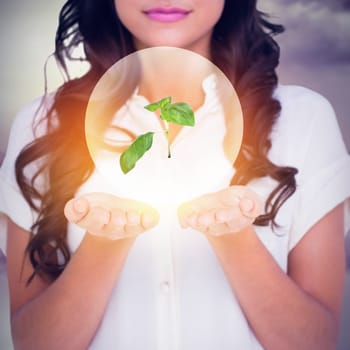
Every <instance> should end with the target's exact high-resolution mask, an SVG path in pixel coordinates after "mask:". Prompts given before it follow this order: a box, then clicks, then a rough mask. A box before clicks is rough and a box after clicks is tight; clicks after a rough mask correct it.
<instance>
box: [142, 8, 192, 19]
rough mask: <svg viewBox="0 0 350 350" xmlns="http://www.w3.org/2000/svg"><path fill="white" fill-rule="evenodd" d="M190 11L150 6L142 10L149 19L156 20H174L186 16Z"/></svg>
mask: <svg viewBox="0 0 350 350" xmlns="http://www.w3.org/2000/svg"><path fill="white" fill-rule="evenodd" d="M190 12H191V11H188V10H185V9H182V8H175V7H173V8H163V7H158V8H152V9H149V10H146V11H144V14H145V15H146V16H147V17H148V18H149V19H151V20H153V21H157V22H176V21H180V20H182V19H184V18H186V17H187V16H188V15H189V14H190Z"/></svg>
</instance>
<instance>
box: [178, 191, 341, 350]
mask: <svg viewBox="0 0 350 350" xmlns="http://www.w3.org/2000/svg"><path fill="white" fill-rule="evenodd" d="M215 195H216V194H214V196H215ZM246 195H247V193H246ZM216 196H217V195H216ZM248 197H249V195H248ZM250 198H253V197H250ZM213 205H214V206H213V208H214V207H215V206H217V202H216V203H215V200H214V199H213ZM193 207H194V204H193V203H192V208H193ZM209 212H210V211H209ZM203 218H204V219H205V220H204V221H205V222H206V225H208V226H206V225H203ZM210 218H211V219H210ZM235 220H239V217H236V218H235ZM216 221H217V216H216V215H215V212H214V214H213V211H211V216H210V215H209V217H208V210H207V209H206V210H204V211H202V212H201V211H200V210H199V211H197V214H196V216H195V217H194V216H193V214H189V215H188V217H187V219H186V218H184V216H183V218H182V222H186V223H185V225H184V226H191V227H193V228H195V227H197V229H199V230H200V231H202V232H203V233H205V234H206V237H207V238H208V241H209V243H210V244H211V246H212V248H213V250H214V251H215V253H216V255H217V257H218V260H219V262H220V264H221V266H222V269H223V271H224V272H225V275H226V277H227V279H228V281H229V283H230V285H231V287H232V289H233V290H234V292H235V295H236V297H237V299H238V301H239V303H240V305H241V307H242V310H243V312H244V314H245V316H246V317H247V320H248V322H249V324H250V326H251V328H252V329H253V331H254V333H255V335H256V337H257V338H258V340H259V341H260V343H261V344H262V345H263V347H264V349H267V350H294V349H295V350H323V349H324V350H331V349H335V347H336V340H337V335H338V325H339V319H340V309H341V300H342V292H343V281H344V273H345V254H344V233H343V207H342V205H339V206H338V207H337V208H335V209H333V210H332V211H331V212H329V213H328V214H327V215H326V216H324V217H323V218H322V219H321V220H320V221H319V222H318V223H317V224H315V225H314V226H313V227H312V228H311V229H310V230H309V231H308V232H307V234H306V235H305V236H304V237H303V238H302V239H301V241H300V242H299V243H298V244H297V245H296V246H295V247H294V248H293V249H292V251H291V252H290V253H289V256H288V274H285V273H284V272H283V271H282V269H281V268H280V267H279V266H278V264H277V263H276V261H275V260H274V258H273V257H272V256H271V255H270V253H269V252H268V250H267V249H266V248H265V246H264V245H263V243H262V242H261V241H260V239H259V238H258V237H257V235H256V234H255V232H254V228H253V226H252V225H248V226H246V228H244V229H242V230H241V231H239V232H236V233H234V234H223V235H218V234H217V233H216V234H214V235H213V234H210V233H208V232H211V231H210V227H213V226H214V227H215V225H217V222H216ZM232 221H234V220H233V219H232V218H231V224H230V223H229V225H227V223H225V222H223V221H222V220H221V222H220V225H226V228H227V229H229V226H233V224H232ZM180 222H181V220H180ZM221 229H222V227H221Z"/></svg>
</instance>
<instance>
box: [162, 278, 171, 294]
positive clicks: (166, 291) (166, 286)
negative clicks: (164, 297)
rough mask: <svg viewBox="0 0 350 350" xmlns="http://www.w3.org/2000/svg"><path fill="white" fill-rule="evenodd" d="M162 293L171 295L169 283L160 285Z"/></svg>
mask: <svg viewBox="0 0 350 350" xmlns="http://www.w3.org/2000/svg"><path fill="white" fill-rule="evenodd" d="M160 291H161V292H162V293H163V294H169V292H170V284H169V282H167V281H164V282H162V283H161V284H160Z"/></svg>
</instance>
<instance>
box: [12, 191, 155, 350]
mask: <svg viewBox="0 0 350 350" xmlns="http://www.w3.org/2000/svg"><path fill="white" fill-rule="evenodd" d="M97 197H98V195H97ZM88 199H91V197H90V198H88ZM94 199H96V195H95V197H94ZM102 200H103V198H100V197H99V201H102ZM110 200H111V197H108V198H107V200H106V198H104V201H105V203H106V202H107V203H108V201H110ZM77 203H79V204H78V205H77V208H78V209H79V210H78V211H74V207H73V205H72V204H73V203H72V201H71V202H68V203H67V205H66V208H65V214H66V216H67V217H68V219H69V220H70V221H74V222H78V223H79V224H80V225H81V226H82V227H85V228H87V227H90V228H93V229H94V231H93V232H94V233H93V234H90V233H87V234H86V235H85V237H84V238H83V240H82V242H81V244H80V246H79V248H78V249H77V251H76V252H75V253H74V254H73V255H72V257H71V260H70V262H69V263H68V265H67V267H66V268H65V270H64V271H63V272H62V273H61V275H60V276H59V277H58V278H57V279H56V280H55V281H53V282H49V281H45V280H43V279H42V278H40V277H38V276H36V277H35V278H34V279H33V281H32V282H31V283H30V284H29V285H28V286H26V281H27V279H28V277H29V276H30V275H31V273H32V272H33V268H32V266H31V264H30V262H29V259H28V257H27V256H25V258H24V260H23V256H24V251H25V249H26V246H27V244H28V239H29V233H28V232H27V231H25V230H23V229H21V228H20V227H18V226H17V225H15V224H14V223H13V222H12V221H11V220H8V243H7V256H8V260H7V266H8V279H9V291H10V314H11V329H12V337H13V342H14V346H15V349H36V350H41V349H46V350H47V349H50V350H55V349H66V350H69V349H72V350H73V349H74V350H79V349H86V348H87V347H88V345H89V344H90V342H91V340H92V338H93V337H94V334H95V332H96V330H97V328H98V326H99V323H100V322H101V320H102V318H103V314H104V311H105V308H106V305H107V303H108V300H109V297H110V294H111V292H112V289H113V287H114V286H115V283H116V281H117V279H118V276H119V274H120V272H121V270H122V267H123V264H124V262H125V259H126V257H127V254H128V252H129V250H130V248H131V246H132V244H133V242H134V240H135V238H136V236H137V234H139V233H142V232H143V231H145V230H146V229H148V228H150V227H152V226H154V225H155V224H156V220H157V219H156V218H155V220H154V221H153V222H148V226H147V227H144V226H143V225H142V222H141V216H139V217H138V218H137V215H136V213H137V212H136V211H128V212H122V211H119V215H116V214H115V209H111V208H110V207H109V208H108V210H106V208H102V207H101V206H100V207H97V206H96V207H93V206H91V207H90V206H89V204H91V201H89V202H87V201H86V198H84V199H83V201H82V200H81V199H80V201H78V202H77ZM121 214H123V215H121ZM129 214H130V215H129ZM106 218H107V219H108V220H106ZM120 222H122V224H121V223H120ZM116 228H117V229H116ZM116 231H117V232H118V235H119V239H110V238H107V237H108V234H109V233H112V232H113V233H115V232H116Z"/></svg>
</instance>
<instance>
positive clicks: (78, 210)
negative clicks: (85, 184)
mask: <svg viewBox="0 0 350 350" xmlns="http://www.w3.org/2000/svg"><path fill="white" fill-rule="evenodd" d="M88 211H89V203H88V201H87V200H86V199H85V198H82V197H81V198H73V199H71V200H69V201H68V202H67V203H66V205H65V207H64V215H65V217H66V218H67V220H68V221H70V222H73V223H77V222H79V221H80V220H81V219H83V218H84V216H85V215H86V214H87V213H88Z"/></svg>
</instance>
